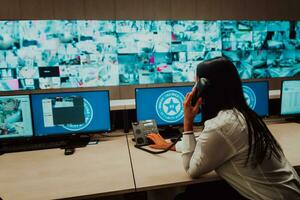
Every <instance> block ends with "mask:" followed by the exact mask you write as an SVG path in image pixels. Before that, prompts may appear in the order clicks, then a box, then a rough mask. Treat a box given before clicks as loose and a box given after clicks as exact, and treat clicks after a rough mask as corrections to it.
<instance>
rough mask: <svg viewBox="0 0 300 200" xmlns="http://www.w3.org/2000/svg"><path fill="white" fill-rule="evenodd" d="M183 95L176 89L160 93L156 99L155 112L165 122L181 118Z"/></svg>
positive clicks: (172, 121)
mask: <svg viewBox="0 0 300 200" xmlns="http://www.w3.org/2000/svg"><path fill="white" fill-rule="evenodd" d="M183 101H184V96H183V95H182V94H181V93H180V92H178V91H176V90H168V91H166V92H164V93H162V94H161V95H160V96H159V97H158V98H157V100H156V106H155V107H156V113H157V115H158V116H159V118H160V119H161V120H163V121H165V122H169V123H174V122H177V121H179V120H181V119H182V118H183V107H182V104H183Z"/></svg>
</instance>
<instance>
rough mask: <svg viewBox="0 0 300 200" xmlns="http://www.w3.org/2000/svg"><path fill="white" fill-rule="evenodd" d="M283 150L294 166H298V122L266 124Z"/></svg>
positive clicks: (299, 141)
mask: <svg viewBox="0 0 300 200" xmlns="http://www.w3.org/2000/svg"><path fill="white" fill-rule="evenodd" d="M268 127H269V129H270V131H271V132H272V134H273V135H274V137H275V138H276V139H277V141H278V142H279V144H280V145H281V148H282V149H283V152H284V154H285V156H286V157H287V159H288V160H289V161H290V163H291V164H292V165H293V166H294V167H295V168H300V156H299V155H300V147H299V145H300V124H298V123H281V124H270V125H268Z"/></svg>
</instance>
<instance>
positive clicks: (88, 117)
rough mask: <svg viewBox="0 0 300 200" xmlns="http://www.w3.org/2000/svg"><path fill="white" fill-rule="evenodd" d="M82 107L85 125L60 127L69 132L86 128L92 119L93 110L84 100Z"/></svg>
mask: <svg viewBox="0 0 300 200" xmlns="http://www.w3.org/2000/svg"><path fill="white" fill-rule="evenodd" d="M83 106H84V118H85V123H83V124H65V125H62V127H63V128H65V129H67V130H69V131H80V130H82V129H84V128H86V127H87V126H88V125H89V124H90V123H91V121H92V119H93V108H92V106H91V104H90V102H88V101H87V100H86V99H84V100H83Z"/></svg>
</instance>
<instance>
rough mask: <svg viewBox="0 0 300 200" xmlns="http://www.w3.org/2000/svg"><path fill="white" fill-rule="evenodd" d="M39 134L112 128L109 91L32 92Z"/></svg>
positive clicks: (35, 126)
mask: <svg viewBox="0 0 300 200" xmlns="http://www.w3.org/2000/svg"><path fill="white" fill-rule="evenodd" d="M32 108H33V110H34V113H33V122H34V131H35V135H36V136H47V135H60V134H61V135H64V134H80V133H91V132H104V131H110V104H109V93H108V91H88V92H63V93H47V94H34V95H32Z"/></svg>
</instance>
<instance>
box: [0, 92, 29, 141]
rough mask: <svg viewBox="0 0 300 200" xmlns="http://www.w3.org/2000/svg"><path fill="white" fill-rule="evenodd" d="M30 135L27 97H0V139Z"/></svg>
mask: <svg viewBox="0 0 300 200" xmlns="http://www.w3.org/2000/svg"><path fill="white" fill-rule="evenodd" d="M32 135H33V132H32V121H31V109H30V98H29V95H19V96H1V97H0V139H3V138H17V137H30V136H32Z"/></svg>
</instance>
